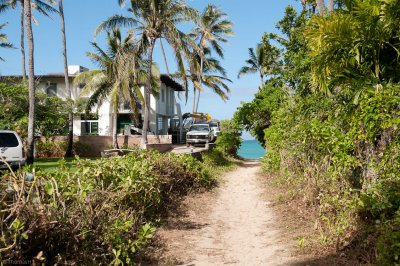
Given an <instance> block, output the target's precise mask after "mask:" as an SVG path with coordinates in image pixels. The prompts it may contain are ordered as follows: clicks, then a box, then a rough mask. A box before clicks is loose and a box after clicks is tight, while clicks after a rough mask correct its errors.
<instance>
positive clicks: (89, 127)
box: [81, 121, 99, 135]
mask: <svg viewBox="0 0 400 266" xmlns="http://www.w3.org/2000/svg"><path fill="white" fill-rule="evenodd" d="M98 134H99V122H94V121H82V122H81V135H98Z"/></svg>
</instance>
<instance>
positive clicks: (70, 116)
mask: <svg viewBox="0 0 400 266" xmlns="http://www.w3.org/2000/svg"><path fill="white" fill-rule="evenodd" d="M58 13H59V14H60V22H61V35H62V49H63V61H64V77H65V87H66V88H67V92H68V101H69V102H70V103H71V101H72V91H71V86H70V85H69V76H68V59H67V38H66V35H65V19H64V6H63V2H62V0H58ZM73 141H74V114H73V112H72V108H70V110H69V112H68V139H67V150H66V151H65V157H71V156H72V144H73Z"/></svg>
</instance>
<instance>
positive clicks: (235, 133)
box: [215, 120, 242, 156]
mask: <svg viewBox="0 0 400 266" xmlns="http://www.w3.org/2000/svg"><path fill="white" fill-rule="evenodd" d="M241 132H242V128H241V127H240V125H239V124H237V123H236V122H235V121H234V120H223V121H221V133H220V135H219V136H218V138H217V140H216V141H215V144H216V145H217V149H219V150H220V151H222V152H224V153H227V154H229V155H232V156H236V152H237V150H238V149H239V146H240V144H241V143H242V138H241V137H240V136H241Z"/></svg>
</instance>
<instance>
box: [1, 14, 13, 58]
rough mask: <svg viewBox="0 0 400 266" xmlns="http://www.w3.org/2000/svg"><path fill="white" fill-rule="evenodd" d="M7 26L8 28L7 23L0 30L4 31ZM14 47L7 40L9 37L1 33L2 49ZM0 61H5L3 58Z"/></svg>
mask: <svg viewBox="0 0 400 266" xmlns="http://www.w3.org/2000/svg"><path fill="white" fill-rule="evenodd" d="M0 8H1V7H0ZM5 26H7V23H4V24H1V25H0V30H2V29H3V28H4V27H5ZM13 47H14V46H13V45H12V44H11V43H10V42H9V41H8V39H7V35H5V34H4V33H0V48H13ZM0 60H1V61H4V59H3V58H2V57H0Z"/></svg>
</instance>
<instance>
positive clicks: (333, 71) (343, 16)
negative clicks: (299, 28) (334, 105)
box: [305, 0, 400, 94]
mask: <svg viewBox="0 0 400 266" xmlns="http://www.w3.org/2000/svg"><path fill="white" fill-rule="evenodd" d="M396 3H397V2H396V1H394V2H391V1H388V2H387V1H364V0H353V1H346V2H345V4H346V8H347V10H348V12H346V13H342V12H337V13H333V14H332V15H331V16H328V17H324V16H315V17H312V18H311V19H310V21H309V22H308V24H307V30H306V31H305V37H306V40H307V45H308V47H309V49H310V51H311V52H310V55H311V58H310V60H311V84H312V86H313V88H314V89H318V90H321V91H322V92H324V93H326V94H331V93H333V92H334V91H333V90H332V88H335V91H339V90H340V87H341V86H343V84H345V83H346V82H349V81H354V80H358V81H360V80H362V81H365V82H370V81H372V82H373V83H382V82H385V83H386V82H398V81H399V80H400V75H399V74H398V73H399V72H398V68H399V61H398V58H399V54H400V53H399V51H400V45H399V43H398V41H396V38H393V36H399V35H400V34H399V29H398V25H399V22H400V20H399V17H400V9H399V8H396V6H395V5H397V4H396ZM389 5H394V8H393V9H391V8H390V10H389V9H388V6H389ZM354 83H355V82H349V84H351V85H350V86H352V87H355V86H354Z"/></svg>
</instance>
